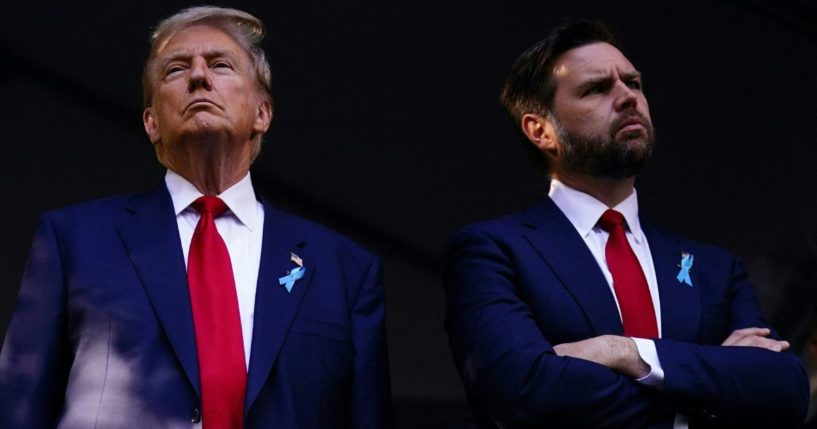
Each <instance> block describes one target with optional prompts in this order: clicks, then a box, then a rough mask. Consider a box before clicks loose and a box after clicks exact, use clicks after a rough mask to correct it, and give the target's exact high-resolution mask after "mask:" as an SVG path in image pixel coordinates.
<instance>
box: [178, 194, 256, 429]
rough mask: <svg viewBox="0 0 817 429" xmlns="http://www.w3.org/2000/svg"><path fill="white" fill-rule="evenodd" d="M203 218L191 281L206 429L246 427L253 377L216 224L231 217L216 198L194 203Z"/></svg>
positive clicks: (195, 240) (196, 237)
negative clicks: (246, 398)
mask: <svg viewBox="0 0 817 429" xmlns="http://www.w3.org/2000/svg"><path fill="white" fill-rule="evenodd" d="M192 205H193V208H195V209H196V211H198V212H199V214H200V215H201V216H200V217H199V222H198V224H196V230H195V232H194V233H193V239H192V241H191V242H190V256H189V257H188V260H187V279H188V287H189V288H190V302H191V304H192V307H193V323H194V327H195V332H196V350H197V352H198V358H199V377H200V379H201V399H202V409H203V416H202V423H203V425H204V429H222V428H230V429H241V428H243V427H244V422H243V420H244V419H243V414H244V393H245V391H246V387H247V371H246V367H245V366H244V365H245V364H244V362H245V361H244V342H243V340H242V336H241V335H242V334H241V320H240V317H239V314H238V298H237V297H236V292H235V280H234V277H233V268H232V265H231V264H230V254H229V253H228V252H227V246H226V245H225V244H224V240H223V239H222V238H221V236H220V235H219V233H218V230H217V229H216V223H215V218H216V217H218V216H221V215H222V214H224V212H225V211H227V206H226V205H225V204H224V202H223V201H221V199H219V198H218V197H214V196H211V195H206V196H203V197H201V198H199V199H197V200H196V201H194V202H193V204H192Z"/></svg>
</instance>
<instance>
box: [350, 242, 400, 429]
mask: <svg viewBox="0 0 817 429" xmlns="http://www.w3.org/2000/svg"><path fill="white" fill-rule="evenodd" d="M385 313H386V310H385V296H384V288H383V277H382V270H381V264H380V259H379V258H377V257H372V259H371V262H370V263H369V266H368V267H367V268H366V271H365V275H364V276H363V280H362V283H361V285H360V289H359V291H358V293H357V296H356V298H355V299H354V304H353V308H352V342H353V346H354V350H355V358H354V359H355V361H354V371H355V376H354V380H353V381H352V395H351V419H352V424H351V426H350V427H354V428H363V429H369V428H371V429H375V428H377V429H380V428H386V427H390V426H391V388H390V386H389V367H388V359H387V356H386V328H385Z"/></svg>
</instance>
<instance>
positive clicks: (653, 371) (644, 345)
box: [633, 338, 664, 389]
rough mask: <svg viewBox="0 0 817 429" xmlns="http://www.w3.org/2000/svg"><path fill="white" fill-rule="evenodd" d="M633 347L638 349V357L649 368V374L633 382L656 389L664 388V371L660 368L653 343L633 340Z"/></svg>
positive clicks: (645, 340)
mask: <svg viewBox="0 0 817 429" xmlns="http://www.w3.org/2000/svg"><path fill="white" fill-rule="evenodd" d="M633 341H634V342H635V347H636V348H637V349H638V356H640V357H641V360H643V361H644V362H646V363H647V365H649V366H650V373H649V374H647V375H645V376H643V377H641V378H638V379H636V380H635V381H637V382H639V383H641V384H643V385H645V386H651V387H654V388H656V389H661V388H663V387H664V369H663V368H661V361H660V360H658V352H657V351H656V350H655V342H653V341H652V340H647V339H644V338H633Z"/></svg>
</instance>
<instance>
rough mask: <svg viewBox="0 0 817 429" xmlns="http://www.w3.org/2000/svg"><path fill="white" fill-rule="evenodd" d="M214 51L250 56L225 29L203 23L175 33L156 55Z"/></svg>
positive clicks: (158, 56)
mask: <svg viewBox="0 0 817 429" xmlns="http://www.w3.org/2000/svg"><path fill="white" fill-rule="evenodd" d="M213 52H230V53H232V54H233V55H235V56H237V57H242V58H247V57H248V54H247V53H246V52H245V51H244V49H243V48H242V47H241V46H240V45H239V44H238V43H237V42H236V41H235V40H234V39H233V38H232V37H231V36H230V35H229V34H228V33H226V32H225V31H224V30H221V29H220V28H217V27H213V26H209V25H201V24H199V25H192V26H189V27H185V28H182V29H180V30H178V31H176V32H175V33H173V34H172V35H171V36H170V37H168V38H167V39H166V40H165V41H164V42H163V43H162V44H161V45H160V46H159V48H158V49H157V50H156V57H157V58H167V57H169V56H177V55H190V56H193V55H206V54H210V53H213Z"/></svg>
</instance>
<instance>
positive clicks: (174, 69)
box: [165, 63, 184, 77]
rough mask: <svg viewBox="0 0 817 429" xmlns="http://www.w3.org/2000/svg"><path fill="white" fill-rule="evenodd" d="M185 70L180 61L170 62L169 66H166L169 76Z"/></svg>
mask: <svg viewBox="0 0 817 429" xmlns="http://www.w3.org/2000/svg"><path fill="white" fill-rule="evenodd" d="M183 71H184V66H182V65H181V64H178V63H176V64H170V65H168V66H167V67H165V76H166V77H169V76H172V75H175V74H177V73H180V72H183Z"/></svg>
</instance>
